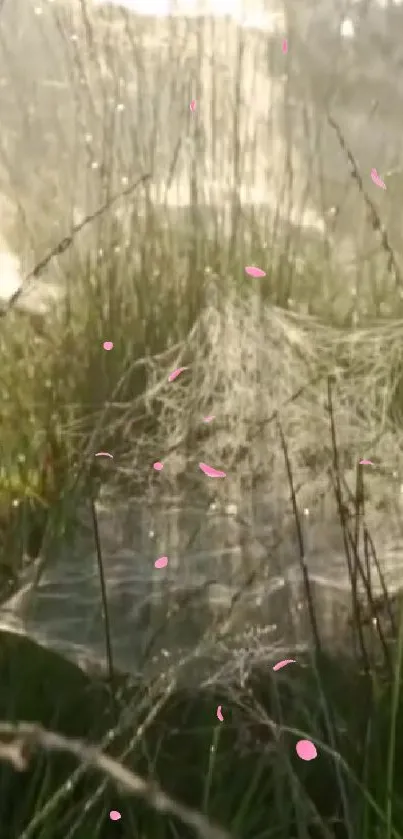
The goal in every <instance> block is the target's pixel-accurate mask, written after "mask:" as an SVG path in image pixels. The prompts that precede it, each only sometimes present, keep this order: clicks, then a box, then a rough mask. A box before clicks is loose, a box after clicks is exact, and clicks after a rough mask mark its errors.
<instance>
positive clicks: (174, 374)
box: [168, 367, 189, 382]
mask: <svg viewBox="0 0 403 839" xmlns="http://www.w3.org/2000/svg"><path fill="white" fill-rule="evenodd" d="M188 369H189V368H188V367H177V369H176V370H174V371H173V372H172V373H170V374H169V376H168V381H169V382H173V381H174V380H175V379H177V378H178V376H180V374H181V373H183V371H184V370H188Z"/></svg>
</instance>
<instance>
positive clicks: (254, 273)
mask: <svg viewBox="0 0 403 839" xmlns="http://www.w3.org/2000/svg"><path fill="white" fill-rule="evenodd" d="M245 271H246V273H247V274H249V276H250V277H265V276H266V271H262V269H261V268H256V267H255V266H254V265H247V266H246V268H245Z"/></svg>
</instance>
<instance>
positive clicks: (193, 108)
mask: <svg viewBox="0 0 403 839" xmlns="http://www.w3.org/2000/svg"><path fill="white" fill-rule="evenodd" d="M189 108H190V110H191V111H192V113H193V112H194V111H195V110H196V100H195V99H192V101H191V103H190V105H189Z"/></svg>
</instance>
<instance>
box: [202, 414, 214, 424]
mask: <svg viewBox="0 0 403 839" xmlns="http://www.w3.org/2000/svg"><path fill="white" fill-rule="evenodd" d="M213 419H215V416H214V414H210V416H208V417H203V422H212V421H213Z"/></svg>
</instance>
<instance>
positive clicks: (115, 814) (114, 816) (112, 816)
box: [109, 810, 122, 822]
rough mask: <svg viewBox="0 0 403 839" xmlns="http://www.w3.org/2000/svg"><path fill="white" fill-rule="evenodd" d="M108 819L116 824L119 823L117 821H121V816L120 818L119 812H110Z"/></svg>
mask: <svg viewBox="0 0 403 839" xmlns="http://www.w3.org/2000/svg"><path fill="white" fill-rule="evenodd" d="M109 818H110V819H111V821H113V822H118V821H119V819H121V818H122V816H121V814H120V813H119V810H111V811H110V813H109Z"/></svg>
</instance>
